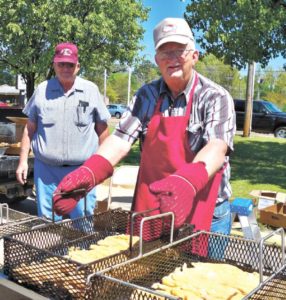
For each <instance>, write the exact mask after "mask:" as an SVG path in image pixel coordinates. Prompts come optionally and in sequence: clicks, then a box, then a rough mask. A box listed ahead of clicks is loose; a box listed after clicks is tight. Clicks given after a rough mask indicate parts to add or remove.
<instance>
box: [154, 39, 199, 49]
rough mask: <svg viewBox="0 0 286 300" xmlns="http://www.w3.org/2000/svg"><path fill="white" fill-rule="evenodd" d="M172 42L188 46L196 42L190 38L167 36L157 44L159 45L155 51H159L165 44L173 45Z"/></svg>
mask: <svg viewBox="0 0 286 300" xmlns="http://www.w3.org/2000/svg"><path fill="white" fill-rule="evenodd" d="M171 42H172V43H178V44H183V45H186V44H188V43H190V42H194V41H193V40H191V39H190V38H189V37H186V36H179V35H170V36H166V37H165V38H163V39H161V40H160V41H159V42H158V43H157V45H155V50H157V49H158V48H159V47H161V46H162V45H163V44H166V43H171Z"/></svg>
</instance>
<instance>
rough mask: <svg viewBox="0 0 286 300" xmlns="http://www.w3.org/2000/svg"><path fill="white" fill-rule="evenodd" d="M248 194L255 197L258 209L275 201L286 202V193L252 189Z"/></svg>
mask: <svg viewBox="0 0 286 300" xmlns="http://www.w3.org/2000/svg"><path fill="white" fill-rule="evenodd" d="M250 195H251V196H253V197H255V198H256V199H257V202H258V203H257V207H258V209H264V208H266V207H269V206H272V205H274V204H276V203H285V202H286V193H282V192H275V191H267V190H253V191H251V192H250Z"/></svg>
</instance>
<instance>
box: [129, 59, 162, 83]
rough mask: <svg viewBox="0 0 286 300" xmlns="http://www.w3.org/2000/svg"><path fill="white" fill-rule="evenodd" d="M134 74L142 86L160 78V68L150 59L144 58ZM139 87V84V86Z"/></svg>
mask: <svg viewBox="0 0 286 300" xmlns="http://www.w3.org/2000/svg"><path fill="white" fill-rule="evenodd" d="M132 74H133V76H135V77H136V79H137V81H138V84H139V85H140V86H141V85H143V84H145V83H148V82H151V81H152V80H155V79H157V78H159V77H160V76H161V75H160V70H159V68H158V67H157V66H156V65H155V64H154V63H152V62H151V61H150V60H148V59H145V58H143V59H142V60H141V61H140V62H139V63H138V64H137V65H136V66H135V68H134V71H133V73H132ZM138 88H139V86H138Z"/></svg>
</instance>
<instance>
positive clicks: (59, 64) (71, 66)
mask: <svg viewBox="0 0 286 300" xmlns="http://www.w3.org/2000/svg"><path fill="white" fill-rule="evenodd" d="M57 66H58V67H59V68H64V67H66V68H69V69H72V68H74V67H75V66H76V64H73V63H69V62H58V63H57Z"/></svg>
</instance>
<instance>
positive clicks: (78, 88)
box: [52, 76, 83, 94]
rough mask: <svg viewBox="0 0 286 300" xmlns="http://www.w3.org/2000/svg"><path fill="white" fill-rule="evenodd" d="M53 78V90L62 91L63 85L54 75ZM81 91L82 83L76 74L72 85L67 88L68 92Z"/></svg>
mask: <svg viewBox="0 0 286 300" xmlns="http://www.w3.org/2000/svg"><path fill="white" fill-rule="evenodd" d="M54 80H55V85H54V87H53V88H52V90H53V91H61V92H64V90H63V87H62V85H61V83H60V81H59V79H58V78H57V77H54ZM75 91H76V92H83V88H82V83H81V79H80V78H79V77H78V76H76V78H75V81H74V84H73V86H72V88H71V89H70V90H69V94H70V93H73V92H75Z"/></svg>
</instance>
